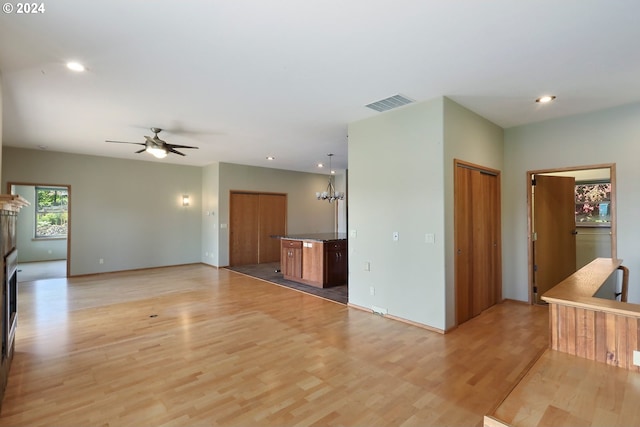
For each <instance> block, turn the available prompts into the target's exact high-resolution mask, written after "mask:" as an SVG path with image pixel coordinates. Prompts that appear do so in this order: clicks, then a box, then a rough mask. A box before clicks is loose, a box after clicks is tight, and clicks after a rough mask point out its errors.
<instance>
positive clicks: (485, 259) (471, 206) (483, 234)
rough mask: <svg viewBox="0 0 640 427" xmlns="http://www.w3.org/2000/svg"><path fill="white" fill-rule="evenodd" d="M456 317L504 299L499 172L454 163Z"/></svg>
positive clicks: (463, 317)
mask: <svg viewBox="0 0 640 427" xmlns="http://www.w3.org/2000/svg"><path fill="white" fill-rule="evenodd" d="M454 171H455V177H454V204H455V206H454V228H455V251H456V252H455V286H456V294H455V295H456V321H457V323H458V324H461V323H463V322H466V321H467V320H469V319H471V318H472V317H474V316H477V315H478V314H480V313H481V312H482V311H484V310H486V309H487V308H489V307H491V306H492V305H494V304H496V303H498V302H499V301H500V300H501V299H502V268H501V265H502V256H501V246H502V244H501V234H500V172H499V171H496V170H492V169H487V168H483V167H480V166H477V165H473V164H470V163H466V162H462V161H459V160H456V161H455V163H454Z"/></svg>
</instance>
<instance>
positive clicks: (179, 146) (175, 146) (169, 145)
mask: <svg viewBox="0 0 640 427" xmlns="http://www.w3.org/2000/svg"><path fill="white" fill-rule="evenodd" d="M167 146H168V147H172V148H195V149H196V150H197V149H198V147H193V146H191V145H177V144H167Z"/></svg>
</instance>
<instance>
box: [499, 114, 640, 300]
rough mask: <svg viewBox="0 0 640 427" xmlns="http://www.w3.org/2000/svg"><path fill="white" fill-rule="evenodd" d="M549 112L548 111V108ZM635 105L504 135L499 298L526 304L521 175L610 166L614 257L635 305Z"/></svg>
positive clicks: (639, 235) (639, 191)
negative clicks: (614, 213) (612, 172)
mask: <svg viewBox="0 0 640 427" xmlns="http://www.w3.org/2000/svg"><path fill="white" fill-rule="evenodd" d="M551 108H553V105H552V106H551ZM639 158H640V104H632V105H626V106H622V107H617V108H611V109H607V110H603V111H598V112H594V113H588V114H581V115H577V116H572V117H566V118H561V119H555V120H549V121H545V122H541V123H535V124H530V125H525V126H518V127H514V128H511V129H507V130H506V131H505V158H504V165H505V167H504V171H505V173H504V176H503V178H504V179H503V180H502V186H503V213H504V215H503V224H504V225H503V230H504V232H503V272H504V275H503V282H504V287H503V289H504V297H506V298H512V299H516V300H522V301H527V300H528V297H529V293H528V283H527V280H528V275H527V196H526V191H527V188H528V185H527V178H526V171H527V170H538V169H551V168H563V167H569V166H586V165H595V164H603V163H615V164H616V184H617V188H616V195H617V226H618V233H617V234H618V245H617V252H618V256H619V257H620V258H622V259H623V260H624V264H625V265H626V266H628V267H629V269H630V271H631V273H630V283H629V301H630V302H636V303H638V302H640V280H638V277H640V251H638V242H639V241H640V227H639V226H638V219H637V217H638V212H640V196H639V195H640V168H639V167H638V159H639Z"/></svg>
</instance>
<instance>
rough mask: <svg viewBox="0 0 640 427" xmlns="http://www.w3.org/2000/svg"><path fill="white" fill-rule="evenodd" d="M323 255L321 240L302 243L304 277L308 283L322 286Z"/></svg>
mask: <svg viewBox="0 0 640 427" xmlns="http://www.w3.org/2000/svg"><path fill="white" fill-rule="evenodd" d="M323 255H324V253H323V247H322V243H321V242H303V243H302V278H303V279H304V280H305V281H306V282H307V283H309V284H312V285H316V286H322V273H323V259H322V258H323Z"/></svg>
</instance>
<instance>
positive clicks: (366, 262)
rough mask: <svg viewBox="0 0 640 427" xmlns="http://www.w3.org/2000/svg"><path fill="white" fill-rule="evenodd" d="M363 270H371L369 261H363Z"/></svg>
mask: <svg viewBox="0 0 640 427" xmlns="http://www.w3.org/2000/svg"><path fill="white" fill-rule="evenodd" d="M364 271H371V263H370V262H369V261H365V263H364Z"/></svg>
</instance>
